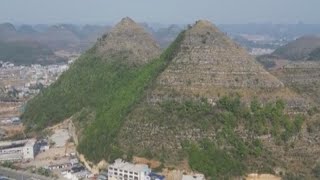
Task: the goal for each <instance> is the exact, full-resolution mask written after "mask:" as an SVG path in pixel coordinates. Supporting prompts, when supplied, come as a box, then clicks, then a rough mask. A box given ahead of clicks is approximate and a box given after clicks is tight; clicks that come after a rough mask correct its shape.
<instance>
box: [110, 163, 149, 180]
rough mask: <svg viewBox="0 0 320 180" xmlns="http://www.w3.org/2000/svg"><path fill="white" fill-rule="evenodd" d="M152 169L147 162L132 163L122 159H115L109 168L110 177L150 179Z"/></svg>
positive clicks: (129, 179) (118, 179)
mask: <svg viewBox="0 0 320 180" xmlns="http://www.w3.org/2000/svg"><path fill="white" fill-rule="evenodd" d="M150 173H151V169H150V168H149V167H148V165H145V164H132V163H128V162H124V161H123V160H121V159H117V160H115V162H114V164H111V165H110V166H109V168H108V179H110V180H111V179H116V180H150V177H149V174H150Z"/></svg>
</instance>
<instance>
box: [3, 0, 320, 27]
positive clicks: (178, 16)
mask: <svg viewBox="0 0 320 180" xmlns="http://www.w3.org/2000/svg"><path fill="white" fill-rule="evenodd" d="M318 7H320V1H319V0H308V1H303V0H223V1H222V0H198V1H191V0H161V1H155V0H136V1H132V0H117V1H111V0H50V1H49V0H24V1H22V0H1V6H0V23H4V22H11V23H15V24H24V23H25V24H54V23H73V24H113V23H115V22H117V21H119V20H120V19H121V18H122V17H126V16H129V17H131V18H133V19H134V20H136V21H138V22H148V23H161V24H188V23H193V22H194V21H196V20H198V19H207V20H210V21H212V22H213V23H216V24H247V23H274V24H279V23H283V24H295V23H299V22H303V23H306V24H320V19H319V17H320V11H318Z"/></svg>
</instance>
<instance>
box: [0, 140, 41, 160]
mask: <svg viewBox="0 0 320 180" xmlns="http://www.w3.org/2000/svg"><path fill="white" fill-rule="evenodd" d="M35 143H36V140H35V139H26V140H19V141H2V142H0V161H20V160H30V159H34V155H35Z"/></svg>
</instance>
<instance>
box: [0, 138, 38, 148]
mask: <svg viewBox="0 0 320 180" xmlns="http://www.w3.org/2000/svg"><path fill="white" fill-rule="evenodd" d="M35 142H36V140H35V139H24V140H18V141H0V149H9V148H16V147H23V146H25V145H34V143H35Z"/></svg>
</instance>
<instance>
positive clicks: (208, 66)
mask: <svg viewBox="0 0 320 180" xmlns="http://www.w3.org/2000/svg"><path fill="white" fill-rule="evenodd" d="M157 84H158V87H159V89H158V90H155V91H154V93H155V94H154V95H153V96H155V98H158V99H159V97H157V96H166V95H167V92H168V91H171V92H173V91H174V92H177V93H179V94H182V95H186V96H190V95H196V96H198V95H201V96H205V97H208V98H214V99H215V98H216V97H217V96H218V95H224V94H226V93H228V92H231V91H238V90H240V91H242V92H240V93H243V95H244V96H245V94H248V92H251V91H255V92H256V91H258V90H261V89H264V90H265V89H273V90H275V89H279V88H282V87H283V83H282V82H280V81H279V80H278V79H277V78H275V77H274V76H272V75H271V74H269V73H268V72H267V71H266V70H265V69H264V68H263V67H262V66H261V65H260V64H258V63H257V62H256V61H255V59H254V58H253V57H251V56H250V55H249V54H248V53H247V52H246V50H245V49H244V48H242V47H240V46H239V45H238V44H236V43H235V42H233V41H232V40H231V39H230V38H228V37H227V36H226V35H225V34H224V33H222V32H221V31H219V30H218V28H216V27H215V26H214V25H213V24H211V23H210V22H208V21H205V20H200V21H197V22H196V23H195V25H194V26H192V27H190V28H189V29H188V30H187V31H185V32H184V34H183V38H182V40H181V42H180V47H179V49H178V50H177V53H176V55H175V57H174V58H173V60H172V62H171V63H170V64H169V66H168V68H166V70H165V71H164V72H163V73H162V74H161V75H160V77H159V78H158V81H157ZM249 94H250V96H251V95H252V94H251V93H249ZM256 95H257V96H258V94H256ZM160 98H161V97H160Z"/></svg>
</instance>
